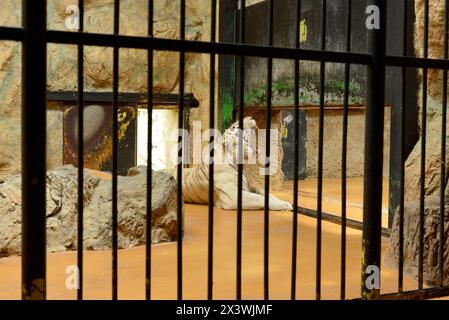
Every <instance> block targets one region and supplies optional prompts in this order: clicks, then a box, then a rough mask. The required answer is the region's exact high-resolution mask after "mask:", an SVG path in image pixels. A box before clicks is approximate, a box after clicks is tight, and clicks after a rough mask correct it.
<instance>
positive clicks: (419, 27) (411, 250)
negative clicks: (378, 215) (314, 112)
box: [386, 0, 449, 285]
mask: <svg viewBox="0 0 449 320" xmlns="http://www.w3.org/2000/svg"><path fill="white" fill-rule="evenodd" d="M444 7H445V5H444V1H443V0H435V1H430V2H429V33H428V38H429V55H428V56H429V58H435V59H441V58H443V56H444V52H443V48H444V43H443V38H442V36H441V35H442V34H444V17H445V9H444ZM415 16H416V24H415V54H416V56H418V57H422V56H423V46H424V42H423V41H424V1H423V0H416V1H415ZM419 76H420V78H421V80H422V73H421V70H420V73H419ZM442 79H443V77H442V72H441V70H435V69H429V70H428V80H427V119H426V124H427V135H426V161H425V188H424V192H425V194H424V196H425V210H424V248H423V253H424V261H423V272H424V274H423V277H424V281H425V282H426V283H427V284H429V285H436V284H438V283H439V269H438V265H439V253H438V252H439V238H440V234H439V226H440V196H439V193H440V188H441V187H440V181H441V179H440V172H441V128H442V125H443V123H442V117H441V110H442V91H443V81H442ZM418 95H419V97H418V105H419V108H420V109H421V108H422V88H420V90H419V94H418ZM420 116H421V112H420ZM421 120H422V119H420V123H419V125H420V126H421V124H422V122H421ZM446 125H447V124H446ZM448 133H449V132H448ZM447 139H448V141H449V135H448V136H447ZM421 143H422V139H420V140H419V141H418V143H417V144H416V145H415V147H414V149H413V151H412V153H411V154H410V156H409V157H408V159H407V161H406V164H405V166H406V167H405V169H406V175H405V200H406V203H405V206H404V271H405V272H406V273H407V274H408V275H410V276H411V277H413V278H415V279H418V266H419V250H420V248H419V236H420V233H419V230H420V229H419V214H420V202H419V199H420V197H421V193H420V185H421V158H422V157H421V156H422V154H421ZM446 158H447V159H449V149H446ZM448 173H449V162H448V161H446V177H445V184H444V186H443V187H444V188H445V194H446V196H445V197H446V199H445V202H446V203H447V202H448V201H449V197H448V186H447V178H448ZM444 237H445V239H446V243H447V239H449V209H448V208H447V205H446V207H445V213H444ZM398 257H399V214H398V210H396V214H395V217H394V222H393V227H392V234H391V237H390V239H389V246H388V251H387V256H386V263H387V264H388V265H389V266H391V267H397V266H398ZM443 259H444V261H443V263H444V265H445V266H447V265H448V264H449V247H448V246H447V245H446V246H445V252H444V258H443ZM444 282H445V284H446V285H447V284H449V269H448V268H445V273H444Z"/></svg>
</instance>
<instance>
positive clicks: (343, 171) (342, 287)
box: [340, 0, 352, 300]
mask: <svg viewBox="0 0 449 320" xmlns="http://www.w3.org/2000/svg"><path fill="white" fill-rule="evenodd" d="M346 10H347V16H346V52H350V51H351V29H352V0H348V3H347V8H346ZM350 72H351V65H350V64H349V63H346V64H345V89H344V98H343V99H344V101H343V108H344V109H343V139H342V151H341V154H342V159H341V272H340V299H341V300H344V299H346V218H347V215H346V185H347V184H346V170H347V160H348V120H349V77H350Z"/></svg>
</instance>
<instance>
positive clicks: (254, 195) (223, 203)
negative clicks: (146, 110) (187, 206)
mask: <svg viewBox="0 0 449 320" xmlns="http://www.w3.org/2000/svg"><path fill="white" fill-rule="evenodd" d="M238 129H239V123H238V121H237V122H235V123H234V124H233V125H232V126H231V127H230V128H229V129H227V130H226V131H225V133H224V134H223V136H222V137H221V138H220V139H217V143H216V144H215V150H216V152H217V151H220V150H222V149H221V148H223V147H224V148H225V152H226V154H225V157H227V159H228V161H226V162H224V161H222V162H221V163H216V164H215V166H214V204H215V206H216V207H217V208H222V209H227V210H232V209H236V208H237V190H238V187H237V186H238V184H237V183H238V180H237V179H238V171H237V156H236V155H237V153H236V152H234V150H235V148H233V147H232V146H235V145H237V144H238V140H239V134H238V132H239V130H238ZM254 129H257V125H256V121H255V120H254V119H252V118H251V117H246V118H245V119H244V120H243V144H244V145H243V147H244V151H245V157H246V158H247V157H248V156H249V155H251V154H252V155H254V154H255V151H254V149H253V148H252V146H251V144H250V135H251V131H253V130H254ZM230 146H231V147H230ZM175 178H176V175H175ZM242 181H243V188H242V199H243V201H242V208H243V210H261V209H263V208H264V203H265V201H264V200H265V198H264V191H263V190H261V189H259V188H257V187H254V186H250V185H249V184H248V180H247V178H246V176H245V174H243V179H242ZM208 190H209V165H208V163H206V162H205V161H203V162H202V164H200V165H197V166H195V167H192V168H187V169H184V171H183V179H182V193H183V198H184V201H185V202H186V203H196V204H208V203H209V194H208ZM269 199H270V200H269V207H270V210H275V211H291V210H293V207H292V205H291V204H290V203H289V202H287V201H283V200H281V199H279V198H277V197H275V196H274V195H271V194H270V198H269Z"/></svg>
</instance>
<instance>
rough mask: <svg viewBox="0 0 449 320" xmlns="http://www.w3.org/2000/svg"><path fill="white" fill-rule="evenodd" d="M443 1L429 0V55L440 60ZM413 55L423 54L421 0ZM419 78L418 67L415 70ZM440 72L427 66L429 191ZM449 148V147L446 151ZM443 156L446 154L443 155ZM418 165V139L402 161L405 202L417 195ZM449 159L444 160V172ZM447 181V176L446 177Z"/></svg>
mask: <svg viewBox="0 0 449 320" xmlns="http://www.w3.org/2000/svg"><path fill="white" fill-rule="evenodd" d="M444 7H445V4H444V0H435V1H429V33H428V36H429V58H434V59H442V58H443V57H444V41H443V39H442V35H443V34H444V17H445V9H444ZM415 16H416V24H415V54H416V56H418V57H423V47H424V0H416V1H415ZM419 71H420V72H419V77H420V80H421V81H422V70H421V69H420V70H419ZM442 91H443V75H442V72H441V70H436V69H429V70H428V80H427V121H426V122H427V136H426V139H427V142H426V163H425V172H426V178H425V183H426V186H425V191H426V195H430V194H432V193H433V192H434V191H435V190H437V189H438V188H439V187H440V178H439V172H440V165H441V162H440V160H439V158H440V157H441V127H442V124H441V110H442ZM421 105H422V88H420V90H419V92H418V106H419V109H421ZM421 115H422V113H421V111H420V112H419V118H420V120H419V126H420V127H421V126H422V120H421ZM448 151H449V150H448ZM446 156H449V154H447V155H446ZM420 166H421V139H420V141H419V142H418V143H417V144H416V146H415V148H414V149H413V151H412V153H411V154H410V156H409V158H408V159H407V162H406V176H405V190H406V193H405V196H406V200H407V201H413V200H415V199H417V198H418V197H419V195H420V191H419V190H420V180H421V179H420V171H421V170H420ZM448 171H449V162H446V173H447V172H448ZM446 182H447V176H446Z"/></svg>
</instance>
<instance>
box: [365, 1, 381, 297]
mask: <svg viewBox="0 0 449 320" xmlns="http://www.w3.org/2000/svg"><path fill="white" fill-rule="evenodd" d="M369 4H371V5H374V6H375V7H374V8H376V9H375V11H377V10H378V13H379V19H380V26H379V29H370V30H368V46H369V47H368V48H369V52H370V54H371V57H372V62H371V64H370V65H368V74H367V80H368V81H367V99H366V101H367V105H366V116H365V174H364V197H363V241H362V246H363V248H362V252H363V257H362V289H361V291H362V297H363V298H364V299H378V298H379V296H380V288H378V287H376V286H371V283H370V282H369V281H368V284H370V285H369V286H367V285H366V282H367V280H369V279H368V277H369V276H370V275H371V274H372V270H371V268H373V267H374V268H376V267H377V268H379V269H378V270H379V271H380V249H381V225H382V170H383V132H384V103H385V47H386V33H385V32H386V30H385V28H386V13H387V10H386V2H385V1H383V0H371V1H369ZM368 267H370V268H368ZM367 268H368V269H367Z"/></svg>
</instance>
